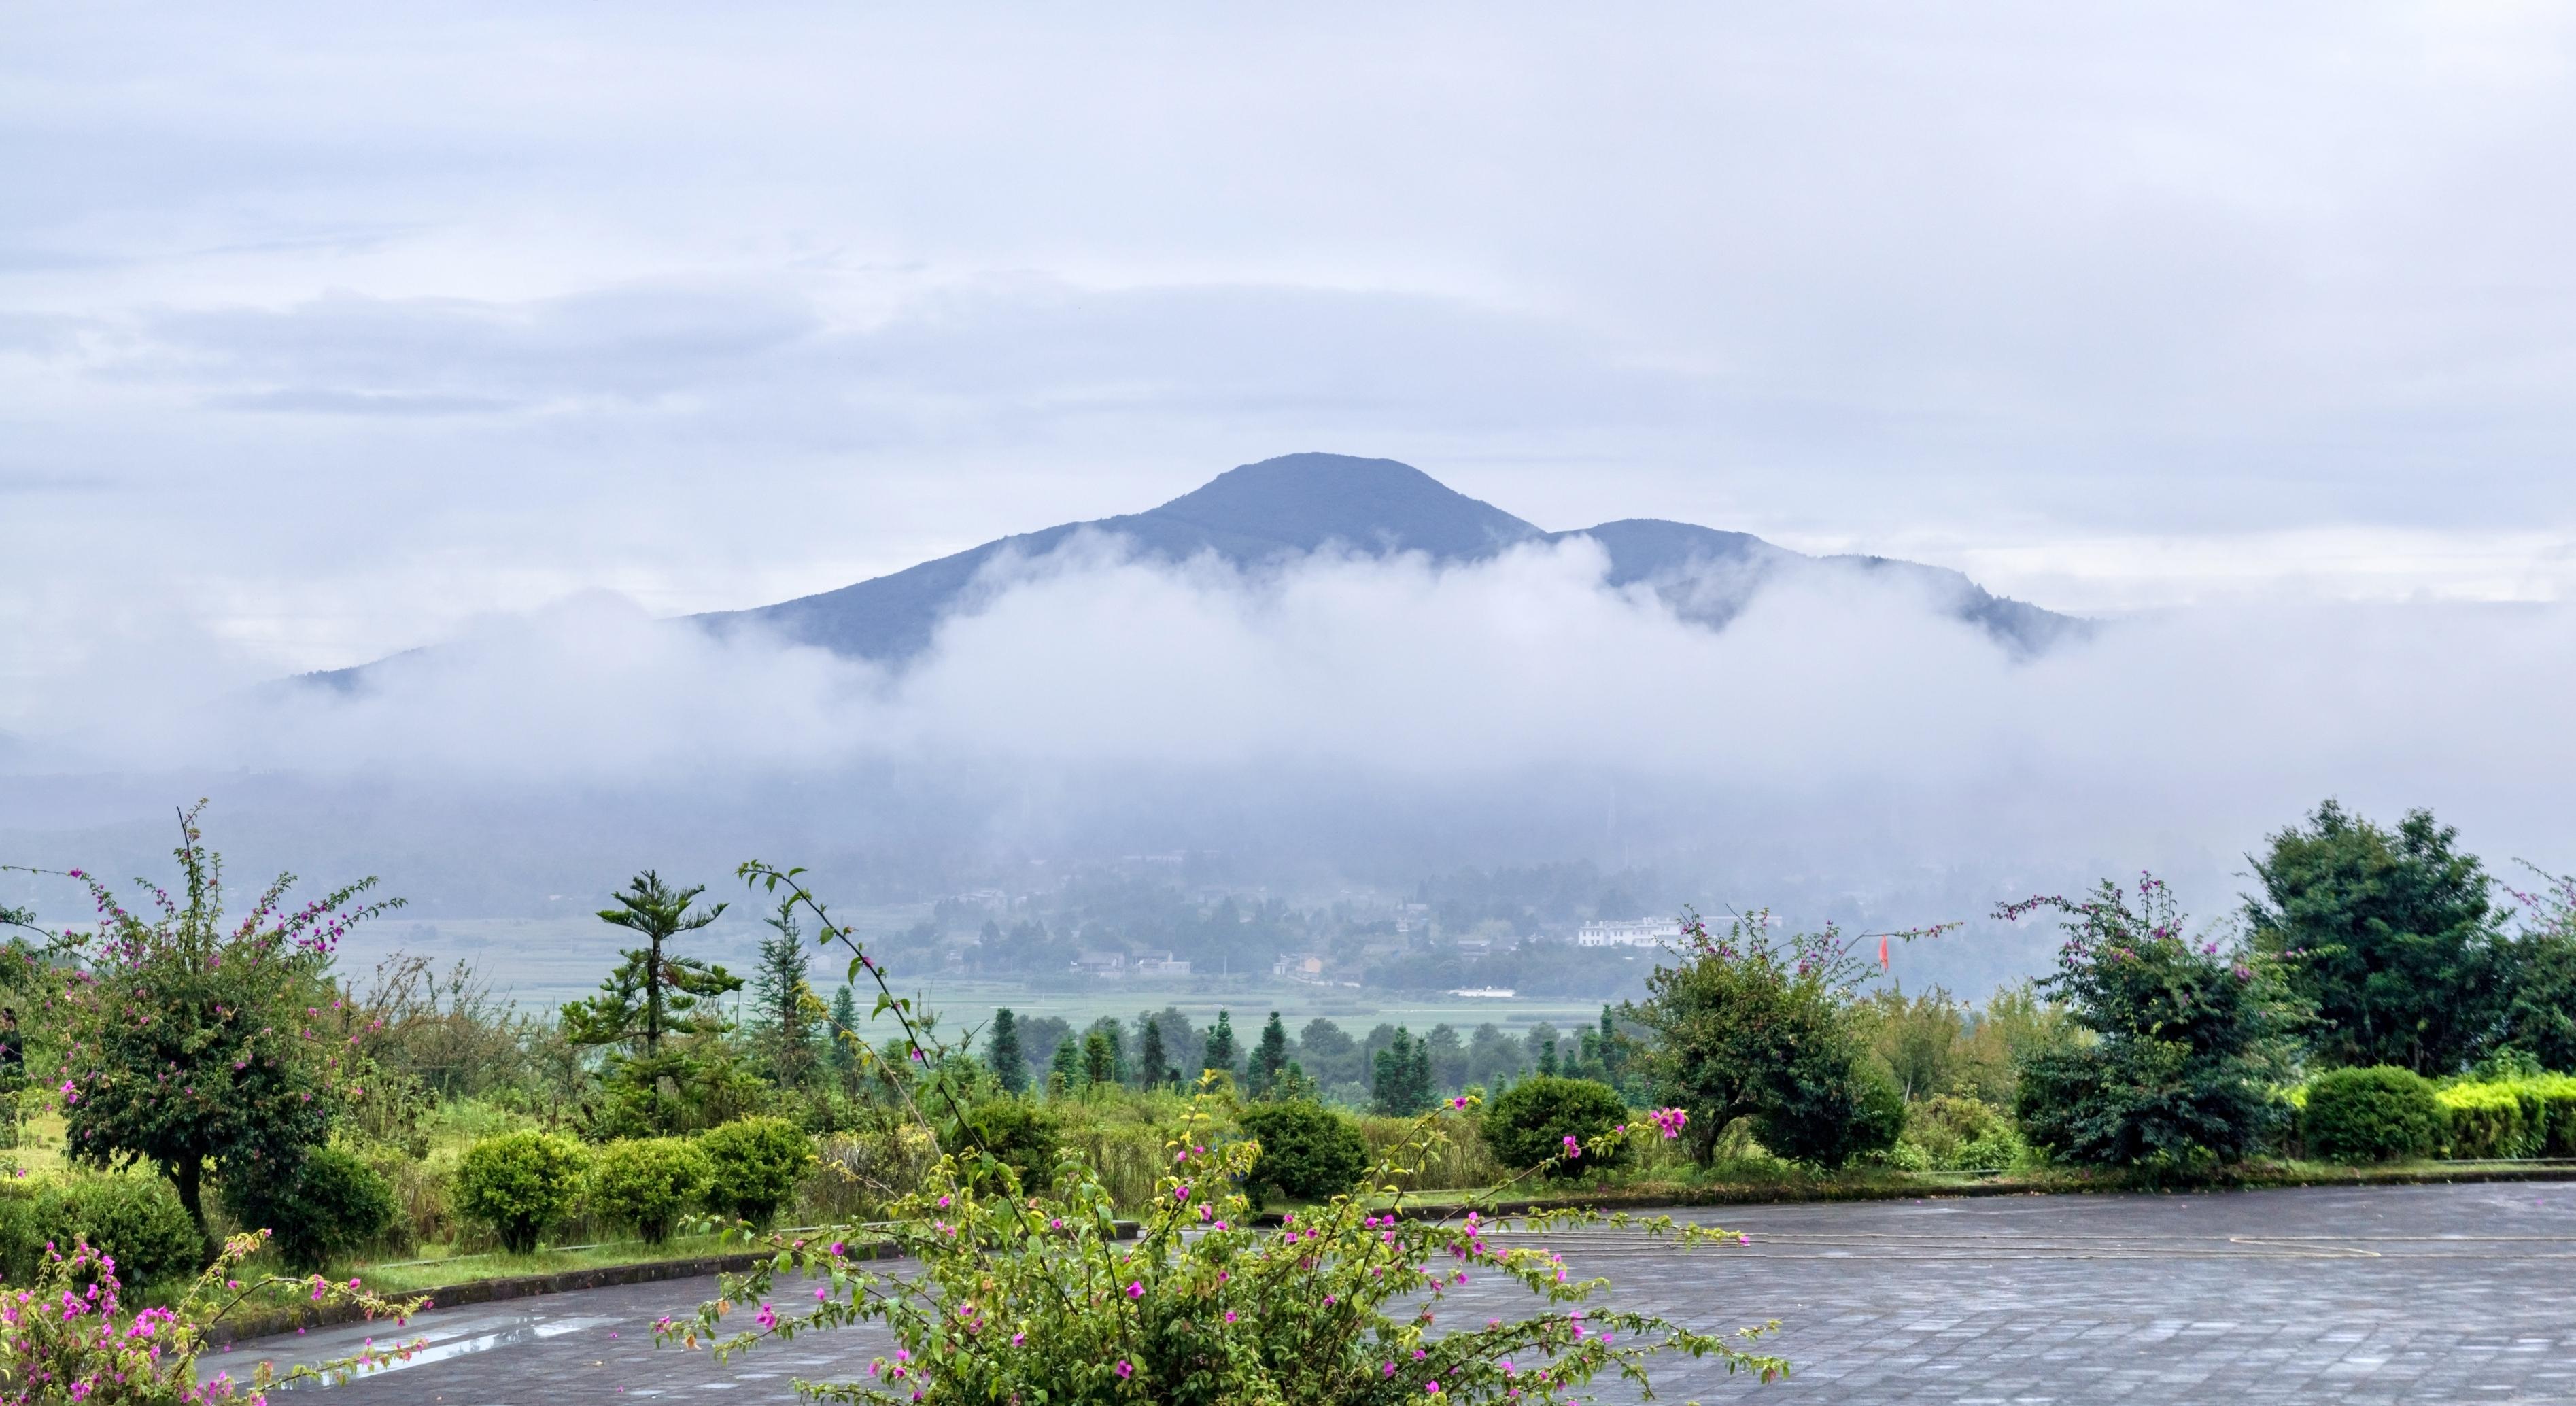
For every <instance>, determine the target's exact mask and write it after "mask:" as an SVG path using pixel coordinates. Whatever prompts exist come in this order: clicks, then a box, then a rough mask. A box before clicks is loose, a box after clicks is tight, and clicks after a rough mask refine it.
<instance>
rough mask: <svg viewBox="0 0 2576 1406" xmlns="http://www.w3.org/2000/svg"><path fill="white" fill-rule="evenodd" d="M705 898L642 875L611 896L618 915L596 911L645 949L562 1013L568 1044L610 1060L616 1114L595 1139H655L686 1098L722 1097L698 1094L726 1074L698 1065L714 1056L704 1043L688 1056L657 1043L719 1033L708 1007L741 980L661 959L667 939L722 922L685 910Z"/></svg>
mask: <svg viewBox="0 0 2576 1406" xmlns="http://www.w3.org/2000/svg"><path fill="white" fill-rule="evenodd" d="M704 892H706V887H705V886H704V885H699V886H697V887H695V888H686V889H681V888H674V887H672V886H671V885H669V884H667V883H665V882H663V881H662V877H661V876H660V875H659V874H657V873H655V872H653V871H652V870H650V869H647V870H645V871H644V872H643V873H641V874H638V875H636V876H635V878H634V879H633V880H632V881H631V882H630V883H629V884H628V885H627V889H626V891H625V892H624V893H620V894H618V895H616V900H617V904H618V906H617V907H615V908H606V909H602V910H600V914H599V918H600V921H601V922H604V923H608V924H610V925H612V926H615V927H622V928H626V929H629V930H631V931H634V932H637V933H640V934H642V935H643V937H644V941H645V945H644V946H642V947H630V948H627V949H625V951H624V953H623V955H624V957H625V960H624V961H622V962H620V963H619V964H618V966H617V968H616V970H614V971H612V972H610V973H609V974H608V979H607V980H605V981H603V982H601V983H600V990H599V994H598V995H596V996H593V997H590V998H589V999H587V1000H581V1001H573V1002H569V1003H567V1004H566V1005H565V1006H564V1008H563V1010H562V1011H561V1012H560V1018H561V1021H562V1025H563V1031H564V1037H565V1038H566V1039H567V1040H569V1041H570V1042H571V1043H573V1044H574V1045H578V1046H583V1047H586V1048H592V1049H597V1048H601V1047H614V1048H615V1049H616V1050H617V1051H618V1052H617V1053H616V1054H614V1055H612V1056H611V1057H610V1061H609V1067H608V1071H607V1080H606V1082H607V1083H608V1085H609V1091H610V1094H611V1096H612V1098H613V1099H614V1100H615V1105H614V1106H613V1107H612V1108H611V1109H610V1110H608V1111H607V1113H606V1116H605V1121H604V1122H603V1123H602V1129H603V1130H606V1131H615V1132H621V1133H623V1132H629V1131H651V1132H663V1131H667V1130H670V1129H673V1128H677V1127H680V1126H682V1124H683V1123H684V1121H686V1118H687V1112H688V1110H687V1109H686V1108H685V1107H684V1106H683V1105H685V1104H686V1103H687V1102H690V1101H692V1099H693V1098H694V1100H695V1101H697V1102H701V1103H703V1102H705V1101H706V1099H707V1095H708V1094H709V1093H711V1092H712V1093H716V1094H718V1095H719V1096H720V1095H721V1094H722V1092H723V1091H722V1089H721V1087H718V1088H716V1089H712V1090H711V1089H708V1088H706V1087H703V1086H705V1085H707V1084H708V1083H709V1082H710V1080H711V1079H712V1080H714V1081H715V1082H716V1083H717V1084H718V1085H719V1086H720V1085H721V1084H722V1082H724V1081H725V1080H726V1079H728V1078H729V1077H730V1076H731V1074H732V1073H733V1071H731V1070H728V1069H720V1068H710V1067H709V1065H708V1062H707V1058H706V1056H707V1055H708V1054H709V1053H712V1052H713V1051H711V1050H710V1049H708V1048H707V1047H706V1046H705V1045H704V1044H703V1043H702V1044H701V1045H700V1046H698V1047H696V1048H688V1049H678V1048H666V1047H665V1041H667V1040H670V1039H671V1038H672V1037H675V1036H680V1037H685V1036H693V1035H695V1036H715V1035H719V1034H721V1033H722V1032H723V1031H724V1029H725V1020H724V1016H723V1013H722V1012H721V1010H719V1009H718V1008H717V1007H716V1006H714V1005H712V1004H709V1002H710V1001H711V999H712V998H714V997H717V996H721V995H724V994H726V993H728V992H732V991H739V990H741V989H742V978H740V977H737V976H733V975H731V974H729V973H727V972H726V971H725V969H724V968H723V967H721V966H713V965H710V964H708V963H707V962H704V961H701V960H700V959H698V958H695V957H681V956H674V955H672V954H671V953H670V952H669V951H668V950H667V948H668V947H669V945H670V943H671V942H672V941H673V940H674V939H676V938H678V937H680V936H682V935H684V934H687V933H692V932H696V931H698V930H699V929H701V928H704V927H706V926H707V925H709V924H711V923H713V922H714V921H715V920H716V919H717V918H718V917H720V916H722V915H723V913H724V911H725V905H724V904H721V903H719V904H716V905H715V906H714V907H712V908H703V909H695V910H693V909H691V907H690V904H691V903H693V902H695V901H696V899H697V896H698V895H699V894H701V893H704ZM702 1007H703V1009H701V1008H702ZM692 1086H701V1087H696V1088H693V1087H692ZM725 1101H726V1102H732V1100H725ZM729 1111H730V1110H729V1109H726V1110H719V1111H718V1113H717V1116H716V1117H714V1118H710V1119H703V1121H706V1122H721V1121H723V1119H724V1116H725V1113H727V1112H729Z"/></svg>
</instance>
